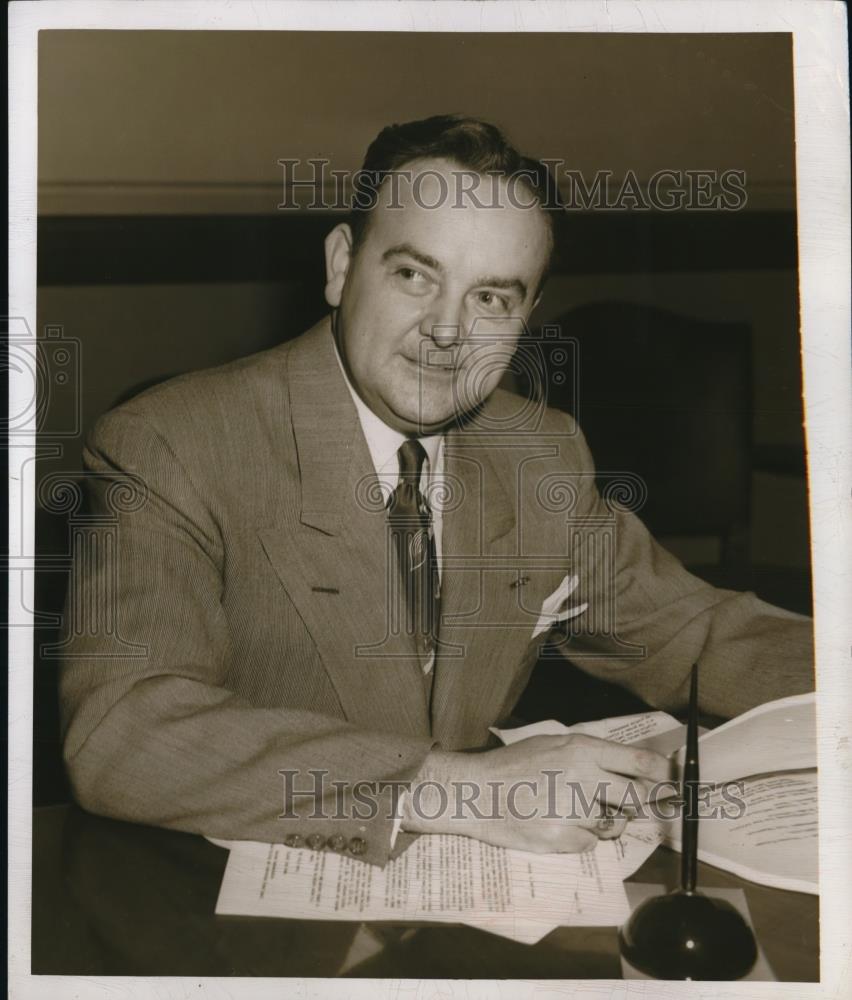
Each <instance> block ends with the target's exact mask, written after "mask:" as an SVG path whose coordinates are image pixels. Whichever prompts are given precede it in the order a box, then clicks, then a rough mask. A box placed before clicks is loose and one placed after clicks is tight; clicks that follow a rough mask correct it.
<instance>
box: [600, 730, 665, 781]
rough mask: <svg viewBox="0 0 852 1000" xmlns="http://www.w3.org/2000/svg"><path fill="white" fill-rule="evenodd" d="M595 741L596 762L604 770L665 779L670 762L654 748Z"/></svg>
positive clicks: (657, 779) (655, 779)
mask: <svg viewBox="0 0 852 1000" xmlns="http://www.w3.org/2000/svg"><path fill="white" fill-rule="evenodd" d="M597 743H598V744H599V746H598V747H596V748H595V755H596V758H597V764H598V766H599V767H601V768H603V770H604V771H614V772H615V773H616V774H627V775H630V776H635V777H638V778H650V779H651V781H666V780H667V779H668V777H669V771H670V768H671V764H670V763H669V761H668V760H667V759H666V758H665V757H664V756H663V755H662V754H661V753H657V752H656V751H655V750H644V749H639V748H638V747H631V746H625V745H624V744H623V743H613V742H612V741H610V740H598V741H597Z"/></svg>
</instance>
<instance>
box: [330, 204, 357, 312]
mask: <svg viewBox="0 0 852 1000" xmlns="http://www.w3.org/2000/svg"><path fill="white" fill-rule="evenodd" d="M351 261H352V230H351V229H350V228H349V226H348V224H347V223H345V222H341V223H340V224H339V225H337V226H335V227H334V229H332V231H331V232H330V233H329V234H328V236H326V238H325V300H326V302H327V303H328V304H329V305H330V306H331V307H332V309H336V308H337V307H338V306H339V305H340V298H341V296H342V294H343V285H344V284H345V282H346V275H347V273H348V271H349V265H350V263H351Z"/></svg>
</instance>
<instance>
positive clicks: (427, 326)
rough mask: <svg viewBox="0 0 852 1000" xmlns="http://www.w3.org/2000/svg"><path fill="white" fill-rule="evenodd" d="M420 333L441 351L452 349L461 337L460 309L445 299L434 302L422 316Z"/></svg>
mask: <svg viewBox="0 0 852 1000" xmlns="http://www.w3.org/2000/svg"><path fill="white" fill-rule="evenodd" d="M420 333H421V334H422V335H423V336H424V337H431V339H432V342H433V343H434V344H435V346H436V347H438V348H440V349H441V350H446V349H447V348H449V347H453V346H454V345H455V344H457V343H458V341H459V340H460V339H461V336H462V329H461V309H460V307H459V306H458V305H457V304H455V303H454V302H452V301H450V300H449V299H447V298H442V299H439V300H436V301H434V302H433V303H432V305H431V308H430V309H428V310H427V312H426V314H425V315H424V316H423V319H422V321H421V323H420Z"/></svg>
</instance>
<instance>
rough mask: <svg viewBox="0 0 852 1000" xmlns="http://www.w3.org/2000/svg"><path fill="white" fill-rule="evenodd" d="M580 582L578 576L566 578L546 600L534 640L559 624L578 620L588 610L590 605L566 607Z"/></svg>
mask: <svg viewBox="0 0 852 1000" xmlns="http://www.w3.org/2000/svg"><path fill="white" fill-rule="evenodd" d="M578 582H579V581H578V579H577V577H576V576H566V577H565V579H564V580H563V581H562V583H560V584H559V586H558V587H557V588H556V590H554V591H553V593H552V594H551V595H550V597H548V598H547V599H546V600H545V602H544V604H542V606H541V614H540V615H539V617H538V622H537V623H536V626H535V628H534V629H533V634H532V637H533V639H537V638H538V637H539V636H540V635H541V634H542V633H544V632H546V631H547V630H548V629H549V628H551V627H552V626H553V625H555V624H556V623H557V622H564V621H567V620H568V619H569V618H576V617H577V615H581V614H582V613H583V612H584V611H585V610H586V608H587V607H588V606H589V605H588V604H577V605H574V606H573V607H570V608H568V607H565V603H566V601H567V600H568V598H569V597H570V596H571V594H572V593H573V591H574V589H575V588H576V586H577V583H578Z"/></svg>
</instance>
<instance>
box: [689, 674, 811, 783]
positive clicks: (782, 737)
mask: <svg viewBox="0 0 852 1000" xmlns="http://www.w3.org/2000/svg"><path fill="white" fill-rule="evenodd" d="M699 753H700V756H701V780H702V782H710V783H713V784H722V783H723V782H726V781H736V780H737V779H738V778H746V777H749V776H750V775H755V774H771V773H774V772H778V771H794V770H797V769H800V768H811V767H815V766H816V696H815V695H814V694H813V692H811V693H809V694H802V695H793V696H792V697H790V698H779V699H778V700H777V701H770V702H767V703H766V704H765V705H758V706H757V708H753V709H752V710H751V711H750V712H745V713H744V714H743V715H738V716H737V717H736V718H735V719H731V721H730V722H726V723H724V725H721V726H718V727H717V728H716V729H711V730H710V731H709V732H708V733H705V734H704V735H703V736H702V737H701V739H700V741H699ZM682 761H683V751H681V752H680V754H679V755H678V763H682Z"/></svg>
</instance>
